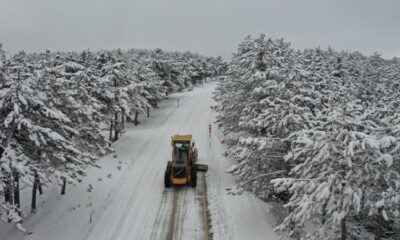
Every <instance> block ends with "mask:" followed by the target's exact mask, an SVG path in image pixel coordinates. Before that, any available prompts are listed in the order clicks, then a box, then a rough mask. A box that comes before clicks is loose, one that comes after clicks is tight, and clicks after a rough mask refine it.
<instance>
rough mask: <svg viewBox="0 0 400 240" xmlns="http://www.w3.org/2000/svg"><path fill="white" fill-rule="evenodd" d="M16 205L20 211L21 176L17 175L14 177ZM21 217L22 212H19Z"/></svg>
mask: <svg viewBox="0 0 400 240" xmlns="http://www.w3.org/2000/svg"><path fill="white" fill-rule="evenodd" d="M14 184H15V185H14V203H15V205H16V207H17V208H18V209H19V208H20V207H21V201H20V197H19V174H18V173H16V174H15V177H14ZM18 213H19V215H21V212H20V211H19V210H18Z"/></svg>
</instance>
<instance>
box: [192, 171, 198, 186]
mask: <svg viewBox="0 0 400 240" xmlns="http://www.w3.org/2000/svg"><path fill="white" fill-rule="evenodd" d="M191 186H192V187H196V186H197V169H196V168H195V167H194V168H192V182H191Z"/></svg>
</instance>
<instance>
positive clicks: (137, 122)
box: [133, 112, 139, 126]
mask: <svg viewBox="0 0 400 240" xmlns="http://www.w3.org/2000/svg"><path fill="white" fill-rule="evenodd" d="M138 117H139V112H135V119H134V120H133V121H134V124H135V126H137V125H138V124H139V121H138Z"/></svg>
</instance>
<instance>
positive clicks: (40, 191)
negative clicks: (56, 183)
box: [36, 174, 43, 195]
mask: <svg viewBox="0 0 400 240" xmlns="http://www.w3.org/2000/svg"><path fill="white" fill-rule="evenodd" d="M36 181H37V183H36V184H37V188H38V189H39V194H40V195H42V194H43V188H42V183H41V182H40V179H39V174H37V178H36Z"/></svg>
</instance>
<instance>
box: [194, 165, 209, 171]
mask: <svg viewBox="0 0 400 240" xmlns="http://www.w3.org/2000/svg"><path fill="white" fill-rule="evenodd" d="M195 167H196V170H197V171H200V172H207V170H208V165H206V164H199V163H196V164H195Z"/></svg>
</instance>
